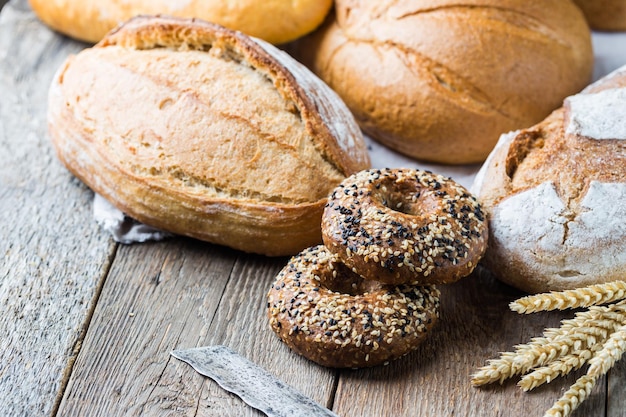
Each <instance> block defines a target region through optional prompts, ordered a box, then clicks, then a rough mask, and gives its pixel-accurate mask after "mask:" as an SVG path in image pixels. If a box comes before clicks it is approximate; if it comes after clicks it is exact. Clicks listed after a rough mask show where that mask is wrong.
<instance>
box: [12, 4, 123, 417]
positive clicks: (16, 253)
mask: <svg viewBox="0 0 626 417" xmlns="http://www.w3.org/2000/svg"><path fill="white" fill-rule="evenodd" d="M81 47H82V46H81V45H79V44H76V43H68V42H65V41H64V39H63V38H61V37H59V36H57V35H55V34H53V33H52V32H51V31H49V30H48V29H46V28H45V27H43V26H42V25H40V24H39V22H37V21H36V20H35V18H34V17H33V15H32V14H31V13H30V11H29V9H28V7H27V4H26V1H25V0H22V1H13V2H11V3H9V4H7V5H6V6H5V7H4V8H3V9H2V14H1V15H0V63H2V64H3V65H0V68H1V70H0V97H1V98H0V255H1V256H2V262H0V312H1V314H0V335H2V337H1V338H0V357H2V361H0V415H3V416H20V415H29V416H39V415H49V414H50V413H51V412H53V410H54V408H55V405H56V401H57V398H58V395H59V392H60V390H61V389H62V388H63V385H64V383H65V381H66V372H67V371H69V369H70V368H69V366H70V365H71V363H72V360H73V358H74V356H75V353H76V352H75V350H76V348H77V345H78V344H79V342H80V340H81V338H82V337H83V333H84V328H85V327H86V325H87V324H88V320H89V317H90V313H91V311H92V308H93V305H94V302H95V301H96V295H97V294H98V290H99V286H100V284H101V282H102V280H103V277H104V275H105V274H106V270H107V268H108V265H109V264H110V261H111V259H112V256H113V254H114V251H115V245H114V244H113V243H112V241H111V240H110V239H108V238H107V237H106V236H105V235H103V234H102V233H101V231H100V230H99V228H98V227H97V226H96V225H95V224H94V222H93V220H92V219H91V193H90V192H89V191H88V190H87V189H86V187H84V186H83V185H81V184H80V183H79V182H78V181H76V180H75V179H73V178H72V177H71V176H70V175H69V174H68V173H67V171H66V170H65V169H64V168H63V167H62V166H61V165H60V164H59V163H58V162H57V160H56V158H55V156H54V153H53V151H52V148H51V146H50V144H49V142H48V138H47V134H46V131H47V129H46V97H47V91H48V85H49V84H50V80H51V78H52V74H53V72H54V71H55V70H56V68H57V67H58V66H59V65H60V64H61V62H62V61H63V60H64V59H65V57H66V56H67V55H68V54H70V53H72V52H75V51H77V50H78V49H80V48H81ZM5 63H10V64H9V65H4V64H5Z"/></svg>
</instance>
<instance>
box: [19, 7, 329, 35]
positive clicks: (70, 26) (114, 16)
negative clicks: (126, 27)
mask: <svg viewBox="0 0 626 417" xmlns="http://www.w3.org/2000/svg"><path fill="white" fill-rule="evenodd" d="M29 1H30V4H31V6H32V8H33V10H34V11H35V13H36V14H37V16H38V17H39V18H40V19H41V20H42V21H43V22H44V23H46V24H47V25H48V26H50V27H52V28H53V29H55V30H58V31H59V32H62V33H64V34H66V35H69V36H71V37H73V38H76V39H80V40H83V41H88V42H98V41H99V40H100V39H102V38H103V37H104V35H105V34H106V33H107V32H108V31H110V30H111V29H113V28H115V27H116V26H117V25H118V24H120V23H122V22H124V21H126V20H128V19H130V18H132V17H134V16H137V15H153V14H167V15H171V16H178V17H185V18H192V17H196V18H200V19H203V20H207V21H210V22H213V23H217V24H220V25H222V26H226V27H228V28H230V29H234V30H240V31H242V32H245V33H246V34H248V35H250V36H256V37H259V38H261V39H265V40H266V41H268V42H272V43H283V42H288V41H291V40H293V39H296V38H298V37H300V36H302V35H304V34H306V33H308V32H311V31H312V30H313V29H315V28H316V27H317V26H319V25H320V24H321V23H322V21H323V20H324V17H325V16H326V14H327V13H328V11H329V10H330V8H331V6H332V0H298V1H287V0H263V1H256V0H228V1H220V0H185V1H179V0H170V1H164V0H29Z"/></svg>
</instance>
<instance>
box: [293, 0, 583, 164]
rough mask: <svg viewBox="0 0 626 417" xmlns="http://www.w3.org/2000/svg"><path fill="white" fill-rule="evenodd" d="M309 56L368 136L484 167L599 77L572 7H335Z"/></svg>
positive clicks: (479, 1) (309, 40)
mask: <svg viewBox="0 0 626 417" xmlns="http://www.w3.org/2000/svg"><path fill="white" fill-rule="evenodd" d="M335 9H336V14H335V15H334V16H332V17H331V18H329V19H328V21H327V22H326V23H325V25H324V26H323V27H322V28H321V29H320V30H318V31H317V32H315V33H314V34H312V35H311V36H308V37H305V38H303V39H302V40H301V41H299V42H298V54H299V55H300V59H301V60H302V61H303V62H304V63H305V64H307V65H308V66H309V67H310V68H312V69H313V71H314V72H315V73H317V74H318V75H319V76H320V77H321V78H322V79H323V80H325V81H326V82H327V83H328V84H329V85H330V86H331V87H332V88H333V89H334V90H335V91H337V93H339V95H340V96H341V97H342V98H343V99H344V101H345V102H346V104H347V105H348V107H349V108H350V109H351V110H352V112H353V113H354V114H355V117H356V118H357V121H358V122H359V123H360V125H361V127H362V128H363V129H364V130H365V132H366V133H368V134H369V135H371V136H372V137H373V138H374V139H377V140H378V141H380V142H382V143H383V144H385V145H388V146H389V147H390V148H393V149H395V150H397V151H399V152H402V153H404V154H406V155H409V156H412V157H414V158H418V159H422V160H428V161H434V162H439V163H449V164H466V163H476V162H482V161H484V159H485V158H486V157H487V155H488V154H489V152H490V151H491V149H492V148H493V146H494V145H495V144H496V142H497V140H498V137H499V136H500V134H501V133H504V132H507V131H509V130H513V129H519V128H522V127H527V126H530V125H532V124H534V123H537V122H539V121H540V120H542V119H543V118H545V117H546V116H547V115H548V114H549V113H550V112H551V111H552V110H554V109H556V108H557V107H559V106H560V104H561V102H562V100H563V99H564V98H565V97H566V96H568V95H571V94H574V93H576V92H578V91H580V90H581V89H582V88H583V87H584V86H585V85H587V84H588V83H589V81H590V80H591V75H592V69H593V68H592V67H593V65H592V64H593V62H592V61H593V54H592V50H591V36H590V31H589V27H588V26H587V23H586V21H585V19H584V17H583V15H582V13H581V11H580V9H578V8H577V7H576V6H575V5H574V4H573V3H572V2H571V1H570V0H562V1H549V2H543V1H531V2H529V1H526V0H464V1H452V0H421V1H411V2H400V3H398V2H392V1H390V0H383V1H380V2H371V1H370V2H366V1H361V0H337V1H336V6H335Z"/></svg>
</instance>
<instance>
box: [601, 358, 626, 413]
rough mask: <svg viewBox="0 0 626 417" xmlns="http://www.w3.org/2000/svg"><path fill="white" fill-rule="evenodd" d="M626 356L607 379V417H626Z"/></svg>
mask: <svg viewBox="0 0 626 417" xmlns="http://www.w3.org/2000/svg"><path fill="white" fill-rule="evenodd" d="M624 381H626V356H623V357H622V360H621V361H619V362H618V363H617V364H616V365H615V367H614V368H613V369H611V370H610V371H609V374H608V378H607V397H606V398H607V404H606V416H607V417H626V384H625V383H624Z"/></svg>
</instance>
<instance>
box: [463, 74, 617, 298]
mask: <svg viewBox="0 0 626 417" xmlns="http://www.w3.org/2000/svg"><path fill="white" fill-rule="evenodd" d="M625 113H626V67H623V68H621V69H619V70H617V71H616V72H614V73H612V74H610V75H609V76H607V77H606V78H604V79H602V80H600V81H598V82H596V83H594V84H592V85H591V86H589V87H588V88H586V89H585V90H584V91H583V92H582V93H581V94H578V95H575V96H572V97H569V98H568V99H567V100H566V101H565V104H564V107H562V108H560V109H558V110H556V111H555V112H553V113H552V114H551V115H550V116H549V117H548V118H547V119H545V120H544V121H543V122H541V123H539V124H537V125H536V126H533V127H531V128H529V129H524V130H520V131H517V132H511V133H509V134H506V135H503V136H502V137H501V139H500V141H499V142H498V145H497V146H496V148H495V149H494V151H493V152H492V154H491V155H490V156H489V158H488V159H487V161H486V163H485V165H484V166H483V167H482V168H481V170H480V172H479V173H478V175H477V177H476V181H475V183H474V185H473V187H472V189H473V191H474V192H476V193H477V194H478V197H479V199H480V201H481V202H482V203H483V206H484V209H485V211H486V212H487V218H488V220H489V245H488V248H487V252H486V254H485V257H484V258H483V262H484V264H485V265H486V266H487V267H488V268H490V269H491V270H493V271H494V272H495V273H496V275H497V276H498V277H499V278H500V279H502V280H503V281H505V282H507V283H509V284H510V285H513V286H515V287H517V288H520V289H522V290H525V291H528V292H533V293H534V292H546V291H552V290H564V289H570V288H575V287H582V286H587V285H591V284H596V283H602V282H609V281H614V280H618V279H622V280H623V279H624V278H625V275H624V274H625V273H626V118H624V114H625Z"/></svg>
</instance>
